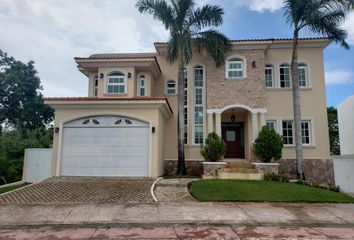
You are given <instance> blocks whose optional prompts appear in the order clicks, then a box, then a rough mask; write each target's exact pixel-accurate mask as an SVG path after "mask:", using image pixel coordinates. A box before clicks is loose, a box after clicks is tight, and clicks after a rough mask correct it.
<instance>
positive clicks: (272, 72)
mask: <svg viewBox="0 0 354 240" xmlns="http://www.w3.org/2000/svg"><path fill="white" fill-rule="evenodd" d="M267 70H271V77H272V79H271V81H272V86H267ZM264 74H265V86H266V88H275V81H274V66H273V65H272V64H266V66H265V71H264Z"/></svg>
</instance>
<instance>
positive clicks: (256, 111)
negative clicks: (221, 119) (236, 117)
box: [207, 104, 268, 114]
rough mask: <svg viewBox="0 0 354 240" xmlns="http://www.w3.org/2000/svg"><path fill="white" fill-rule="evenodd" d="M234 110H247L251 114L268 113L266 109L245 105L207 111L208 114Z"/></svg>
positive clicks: (233, 105)
mask: <svg viewBox="0 0 354 240" xmlns="http://www.w3.org/2000/svg"><path fill="white" fill-rule="evenodd" d="M233 108H242V109H246V110H248V111H249V112H251V113H255V114H256V113H263V114H265V113H267V111H268V110H267V109H266V108H251V107H249V106H247V105H244V104H232V105H227V106H225V107H223V108H216V109H208V110H207V113H219V114H221V113H223V112H225V111H226V110H229V109H233Z"/></svg>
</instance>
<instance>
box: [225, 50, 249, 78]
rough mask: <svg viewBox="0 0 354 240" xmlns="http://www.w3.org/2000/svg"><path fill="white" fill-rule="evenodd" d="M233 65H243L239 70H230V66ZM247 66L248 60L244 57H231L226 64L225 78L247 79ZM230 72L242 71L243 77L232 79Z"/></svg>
mask: <svg viewBox="0 0 354 240" xmlns="http://www.w3.org/2000/svg"><path fill="white" fill-rule="evenodd" d="M231 63H240V64H241V68H239V69H234V70H233V69H230V64H231ZM246 66H247V64H246V59H245V58H244V57H242V56H231V57H229V58H228V60H227V61H226V62H225V78H226V79H239V80H242V79H245V78H247V71H246V70H247V68H246ZM229 71H235V72H236V71H237V72H240V71H242V76H239V77H231V76H229Z"/></svg>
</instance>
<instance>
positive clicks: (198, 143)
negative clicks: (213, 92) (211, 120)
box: [192, 65, 205, 145]
mask: <svg viewBox="0 0 354 240" xmlns="http://www.w3.org/2000/svg"><path fill="white" fill-rule="evenodd" d="M197 69H202V70H203V80H202V84H203V85H202V86H196V84H195V82H196V78H195V74H196V72H195V71H196V70H197ZM204 88H205V68H204V67H203V66H201V65H196V66H195V67H194V68H193V95H194V98H193V141H192V142H193V144H194V145H200V144H203V143H204V139H205V130H204V128H205V106H204V103H205V97H204ZM200 90H201V103H197V102H196V101H197V98H196V95H197V93H196V92H197V91H200ZM196 108H201V109H202V114H203V116H202V119H203V120H202V123H196V117H195V116H196ZM196 127H201V129H202V135H203V137H202V142H196V131H195V129H196Z"/></svg>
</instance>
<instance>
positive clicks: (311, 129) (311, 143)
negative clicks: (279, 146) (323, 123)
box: [281, 118, 315, 147]
mask: <svg viewBox="0 0 354 240" xmlns="http://www.w3.org/2000/svg"><path fill="white" fill-rule="evenodd" d="M284 121H291V122H292V133H293V135H292V138H293V143H292V144H285V143H284V146H288V147H292V146H295V123H294V120H293V119H290V118H285V119H281V135H282V136H283V122H284ZM304 122H307V123H308V124H309V129H308V131H309V136H308V137H309V143H303V141H302V145H303V146H305V147H315V140H314V139H315V138H314V136H315V133H314V127H313V120H312V118H303V119H301V135H302V131H303V129H302V123H304ZM301 137H302V136H301Z"/></svg>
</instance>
